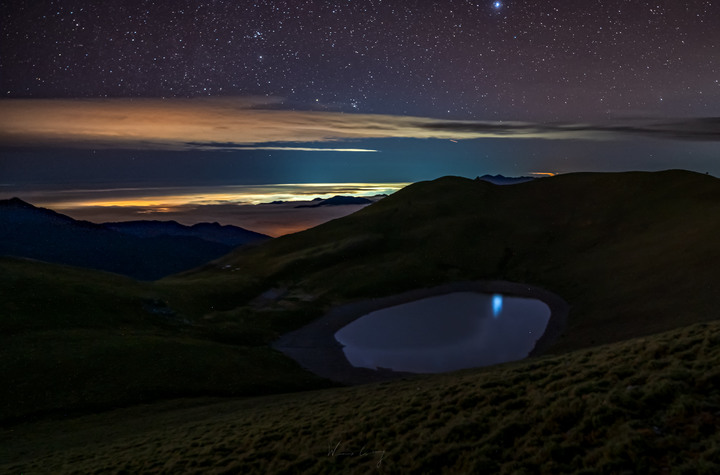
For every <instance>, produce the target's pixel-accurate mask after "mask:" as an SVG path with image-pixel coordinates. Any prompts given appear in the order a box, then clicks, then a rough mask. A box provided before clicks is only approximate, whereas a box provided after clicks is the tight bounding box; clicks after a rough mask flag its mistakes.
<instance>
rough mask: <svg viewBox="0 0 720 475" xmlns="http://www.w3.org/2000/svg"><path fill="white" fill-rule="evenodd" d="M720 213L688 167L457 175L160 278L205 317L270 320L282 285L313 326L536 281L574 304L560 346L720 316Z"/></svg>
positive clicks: (717, 188)
mask: <svg viewBox="0 0 720 475" xmlns="http://www.w3.org/2000/svg"><path fill="white" fill-rule="evenodd" d="M718 216H720V180H718V179H716V178H713V177H710V176H706V175H700V174H697V173H691V172H685V171H667V172H659V173H641V172H638V173H607V174H601V173H587V174H582V173H580V174H568V175H562V176H556V177H552V178H543V179H539V180H534V181H532V182H528V183H522V184H517V185H513V186H496V185H493V184H490V183H486V182H484V181H473V180H468V179H464V178H457V177H446V178H441V179H438V180H435V181H432V182H423V183H417V184H415V185H412V186H409V187H407V188H405V189H403V190H400V191H398V192H397V193H395V194H393V195H392V196H390V197H388V198H386V199H384V200H382V201H380V202H378V203H376V204H374V205H372V206H369V207H367V208H365V209H363V210H361V211H359V212H357V213H355V214H353V215H351V216H348V217H345V218H343V219H339V220H335V221H332V222H329V223H326V224H324V225H321V226H318V227H316V228H313V229H310V230H308V231H305V232H302V233H298V234H294V235H289V236H285V237H282V238H279V239H275V240H273V241H272V242H268V243H267V244H265V245H263V246H260V247H257V248H254V249H247V250H239V251H237V252H235V253H233V254H230V255H228V256H226V257H224V258H223V259H222V260H220V261H219V262H218V264H217V265H215V266H210V267H206V268H204V269H201V270H199V271H194V272H191V273H187V274H184V275H180V276H176V277H172V278H169V279H166V280H165V281H163V283H162V284H163V285H167V286H174V287H175V288H184V289H186V290H187V292H186V294H184V295H183V296H182V298H176V299H174V300H173V301H174V302H177V304H178V305H182V304H183V303H184V302H188V301H189V300H192V303H193V305H194V306H193V307H192V309H193V311H194V312H195V313H196V314H197V315H198V316H200V315H206V316H208V317H217V318H227V319H233V318H238V317H239V316H240V315H255V317H254V318H257V319H259V320H261V319H262V316H261V315H258V310H257V308H256V307H255V306H245V305H244V302H246V300H247V298H248V297H250V296H254V295H258V294H260V293H261V292H264V291H267V290H269V289H273V288H275V289H276V292H275V294H276V295H279V297H277V298H276V299H275V300H274V301H273V300H269V301H268V300H266V301H264V302H263V303H264V305H265V309H266V310H269V311H270V310H272V311H273V312H277V311H282V310H286V311H287V310H288V309H296V310H298V309H299V310H298V311H300V310H302V312H301V313H304V314H305V315H306V317H305V318H306V319H307V318H312V316H313V315H315V316H318V315H320V314H321V313H322V312H323V311H324V310H326V309H327V308H328V307H329V306H330V305H333V304H337V303H343V302H346V301H348V300H352V299H358V298H368V297H376V296H384V295H390V294H393V293H396V292H399V291H404V290H409V289H414V288H422V287H428V286H433V285H437V284H441V283H445V282H452V281H459V280H495V279H502V280H508V281H513V282H521V283H528V284H532V285H536V286H539V287H543V288H545V289H547V290H550V291H552V292H554V293H556V294H558V295H560V296H561V297H562V298H564V299H565V300H566V301H567V302H568V303H569V304H570V306H571V310H570V318H569V324H568V327H567V329H566V332H565V333H564V335H563V336H562V337H561V338H560V340H559V341H558V342H557V343H556V344H555V346H554V347H553V348H552V351H556V352H557V351H564V350H570V349H577V348H584V347H587V346H590V345H595V344H601V343H606V342H611V341H617V340H621V339H625V338H631V337H634V336H638V335H646V334H650V333H653V332H658V331H663V330H667V329H670V328H675V327H678V326H681V325H685V324H690V323H694V322H700V321H706V320H711V319H715V318H717V317H718V313H717V309H718V308H720V292H717V291H716V287H717V282H719V281H720V246H718V244H717V236H718V235H720V219H719V218H718ZM195 291H196V292H197V293H194V292H195ZM221 310H224V312H222V311H221ZM260 313H262V312H260ZM273 314H274V313H273ZM300 323H301V322H300V321H298V322H297V324H300Z"/></svg>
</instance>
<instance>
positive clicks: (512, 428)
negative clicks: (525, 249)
mask: <svg viewBox="0 0 720 475" xmlns="http://www.w3.org/2000/svg"><path fill="white" fill-rule="evenodd" d="M718 368H720V323H718V322H710V323H704V324H696V325H693V326H689V327H686V328H683V329H679V330H673V331H671V332H669V333H664V334H659V335H655V336H651V337H645V338H642V339H633V340H629V341H625V342H619V343H614V344H610V345H605V346H600V347H596V348H592V349H589V350H580V351H576V352H571V353H567V354H564V355H556V356H547V357H542V358H539V359H533V360H527V361H522V362H517V363H511V364H505V365H500V366H495V367H491V368H486V369H475V370H466V371H461V372H456V373H451V374H445V375H433V376H422V377H415V378H412V379H408V380H403V381H398V382H393V383H382V384H372V385H366V386H357V387H352V388H339V389H328V390H324V391H315V392H307V393H298V394H293V395H281V396H266V397H263V398H250V399H244V400H236V401H232V402H224V403H215V404H211V405H205V406H195V407H183V406H182V404H181V403H173V404H161V405H153V406H146V407H137V408H133V409H126V410H120V411H114V412H110V413H105V414H99V415H94V416H85V417H82V418H78V419H73V420H64V421H45V422H39V423H34V424H26V425H24V426H17V427H14V430H12V431H11V430H6V431H0V472H3V471H4V472H7V473H65V472H76V473H95V472H97V471H102V472H110V473H368V472H373V471H375V470H376V469H377V467H378V463H379V464H380V470H379V472H387V473H543V474H557V473H578V472H580V473H583V472H585V473H718V472H719V471H720V432H719V431H718V427H719V426H720V369H718ZM60 433H62V437H59V436H58V434H60ZM338 443H339V444H340V446H339V447H337V449H336V451H335V454H334V455H330V456H329V455H328V452H329V447H335V446H336V445H337V444H338ZM376 451H384V453H382V454H381V453H376ZM347 452H353V453H354V455H341V454H342V453H347ZM361 452H362V453H363V455H361ZM2 460H5V462H4V463H3V462H1V461H2Z"/></svg>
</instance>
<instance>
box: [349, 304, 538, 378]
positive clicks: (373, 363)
mask: <svg viewBox="0 0 720 475" xmlns="http://www.w3.org/2000/svg"><path fill="white" fill-rule="evenodd" d="M549 320H550V308H549V307H548V306H547V305H546V304H545V303H544V302H541V301H540V300H536V299H529V298H520V297H506V296H503V295H499V294H495V295H488V294H481V293H476V292H455V293H450V294H445V295H439V296H435V297H429V298H425V299H421V300H415V301H413V302H409V303H405V304H401V305H396V306H393V307H388V308H384V309H381V310H378V311H375V312H371V313H369V314H367V315H365V316H362V317H360V318H358V319H357V320H355V321H353V322H352V323H350V324H348V325H347V326H345V327H343V328H341V329H340V330H339V331H338V332H337V333H336V334H335V339H336V340H337V341H339V342H340V343H341V344H342V345H344V348H343V351H344V353H345V356H346V358H347V359H348V361H349V362H350V364H352V365H353V366H356V367H363V368H371V369H375V368H378V367H380V368H389V369H392V370H395V371H407V372H413V373H440V372H444V371H452V370H456V369H462V368H471V367H476V366H487V365H492V364H497V363H503V362H506V361H515V360H519V359H522V358H525V357H526V356H527V355H528V354H529V353H530V351H532V349H533V347H534V346H535V342H536V341H537V340H538V339H539V338H540V337H541V336H542V334H543V332H544V331H545V327H546V326H547V324H548V321H549Z"/></svg>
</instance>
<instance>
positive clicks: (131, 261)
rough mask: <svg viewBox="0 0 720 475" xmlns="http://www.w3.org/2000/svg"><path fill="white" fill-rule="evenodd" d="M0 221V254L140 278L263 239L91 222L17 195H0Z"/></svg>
mask: <svg viewBox="0 0 720 475" xmlns="http://www.w3.org/2000/svg"><path fill="white" fill-rule="evenodd" d="M0 224H1V225H2V226H0V255H6V256H16V257H25V258H31V259H39V260H43V261H47V262H56V263H59V264H67V265H74V266H79V267H87V268H92V269H98V270H104V271H109V272H115V273H119V274H123V275H127V276H130V277H134V278H137V279H140V280H155V279H159V278H161V277H164V276H167V275H169V274H174V273H177V272H180V271H182V270H186V269H190V268H193V267H196V266H199V265H202V264H204V263H206V262H209V261H211V260H213V259H216V258H218V257H220V256H222V255H224V254H226V253H228V252H230V251H231V250H232V249H234V248H235V247H237V246H239V245H243V244H248V243H252V242H257V241H260V240H263V239H269V237H267V236H264V235H261V234H259V233H254V232H252V231H247V230H244V229H242V228H237V227H231V228H228V227H220V226H219V225H218V226H217V227H216V226H213V225H209V227H205V226H202V225H201V226H197V227H194V228H193V227H187V226H183V225H180V224H178V225H177V226H172V225H171V226H165V225H163V224H155V223H150V224H145V225H142V224H137V222H136V223H134V224H129V225H123V224H118V223H111V224H110V225H106V224H97V223H91V222H89V221H80V220H75V219H73V218H71V217H69V216H66V215H63V214H61V213H58V212H56V211H53V210H49V209H46V208H40V207H36V206H34V205H32V204H30V203H27V202H25V201H23V200H21V199H20V198H13V199H9V200H0ZM133 227H135V229H136V230H137V229H138V228H142V229H143V230H145V235H143V232H142V230H141V231H140V232H137V233H136V234H133V230H132V229H133ZM151 228H154V230H155V232H154V233H153V232H152V229H151ZM162 228H165V229H164V230H163V229H162ZM168 228H172V229H168ZM120 230H122V231H120ZM173 233H174V234H173Z"/></svg>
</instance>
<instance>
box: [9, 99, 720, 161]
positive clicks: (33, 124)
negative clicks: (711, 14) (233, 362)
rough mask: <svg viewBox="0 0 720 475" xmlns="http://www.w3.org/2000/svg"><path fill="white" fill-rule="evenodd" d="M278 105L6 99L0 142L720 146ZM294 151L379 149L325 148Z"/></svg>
mask: <svg viewBox="0 0 720 475" xmlns="http://www.w3.org/2000/svg"><path fill="white" fill-rule="evenodd" d="M278 102H279V100H276V99H270V100H267V99H265V98H263V99H262V100H261V99H255V98H223V99H217V98H215V99H167V100H166V99H86V100H68V99H6V100H2V101H0V110H1V111H2V114H1V115H0V144H5V145H16V146H25V145H51V146H71V147H90V148H130V149H162V150H196V149H203V150H208V149H213V150H222V149H232V150H237V149H258V148H261V149H268V150H285V149H288V148H286V147H283V146H282V145H278V144H282V143H313V142H314V143H323V142H335V141H352V140H359V139H369V138H417V139H447V140H468V139H478V138H542V139H586V140H587V139H590V140H606V139H614V138H618V137H623V136H628V135H636V136H637V135H640V136H648V137H657V138H670V139H685V140H705V141H707V140H709V141H717V140H720V119H719V118H689V119H677V120H657V119H637V120H622V121H617V122H608V123H602V124H579V123H554V124H539V123H528V122H487V121H453V120H438V119H431V118H424V117H409V116H394V115H372V114H344V113H339V112H322V111H288V110H277V109H276V108H275V107H277V104H278ZM262 144H272V145H266V146H262ZM289 149H291V150H293V149H294V150H297V151H317V150H318V149H322V150H332V151H342V152H372V151H374V150H368V149H362V148H358V149H356V148H329V147H328V148H325V147H319V146H318V147H289Z"/></svg>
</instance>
